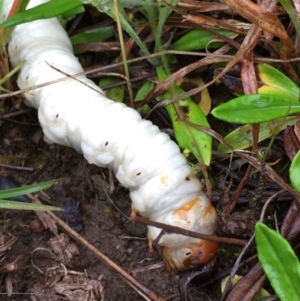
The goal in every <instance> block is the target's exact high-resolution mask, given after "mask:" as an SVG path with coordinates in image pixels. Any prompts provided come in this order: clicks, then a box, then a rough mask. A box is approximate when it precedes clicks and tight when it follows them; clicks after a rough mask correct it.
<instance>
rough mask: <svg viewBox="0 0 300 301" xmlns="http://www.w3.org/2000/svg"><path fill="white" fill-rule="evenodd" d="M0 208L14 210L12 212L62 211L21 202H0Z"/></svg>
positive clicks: (56, 208) (52, 207)
mask: <svg viewBox="0 0 300 301" xmlns="http://www.w3.org/2000/svg"><path fill="white" fill-rule="evenodd" d="M0 208H3V209H4V208H5V209H14V210H38V211H47V210H49V211H61V210H63V209H61V208H58V207H54V206H47V205H42V204H28V203H22V202H14V201H9V200H0Z"/></svg>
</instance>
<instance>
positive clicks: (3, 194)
mask: <svg viewBox="0 0 300 301" xmlns="http://www.w3.org/2000/svg"><path fill="white" fill-rule="evenodd" d="M65 179H66V178H61V179H57V180H51V181H46V182H42V183H38V184H33V185H28V186H24V187H18V188H13V189H7V190H1V191H0V199H6V198H11V197H15V196H18V195H24V194H29V193H34V192H37V191H40V190H43V189H47V188H49V187H51V186H52V185H53V184H55V183H57V182H60V181H63V180H65Z"/></svg>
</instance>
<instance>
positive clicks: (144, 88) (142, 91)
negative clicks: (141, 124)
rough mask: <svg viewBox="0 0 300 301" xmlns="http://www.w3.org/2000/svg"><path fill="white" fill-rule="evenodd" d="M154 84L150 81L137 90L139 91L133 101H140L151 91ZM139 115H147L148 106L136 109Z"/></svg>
mask: <svg viewBox="0 0 300 301" xmlns="http://www.w3.org/2000/svg"><path fill="white" fill-rule="evenodd" d="M153 87H154V83H152V82H150V81H146V82H145V83H144V84H143V86H142V87H141V88H140V89H139V91H138V92H137V93H136V95H135V99H134V101H141V100H143V99H144V98H145V97H146V95H147V94H148V93H149V92H150V91H151V90H152V89H153ZM138 111H139V113H140V114H142V115H143V114H147V113H148V112H149V111H150V107H149V106H148V105H144V106H142V107H141V108H139V109H138Z"/></svg>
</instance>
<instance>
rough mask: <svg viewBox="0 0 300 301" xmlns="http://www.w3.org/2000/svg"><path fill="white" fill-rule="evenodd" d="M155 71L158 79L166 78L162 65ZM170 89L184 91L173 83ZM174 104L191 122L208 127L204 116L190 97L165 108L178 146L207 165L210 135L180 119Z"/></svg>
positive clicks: (179, 92)
mask: <svg viewBox="0 0 300 301" xmlns="http://www.w3.org/2000/svg"><path fill="white" fill-rule="evenodd" d="M156 72H157V75H158V79H159V80H163V79H165V78H166V74H165V72H164V71H163V69H162V67H158V68H157V69H156ZM172 90H173V92H174V93H176V94H181V93H183V92H184V91H183V90H182V89H181V88H180V87H179V86H177V85H175V84H174V85H173V86H172V87H171V89H170V91H172ZM171 96H172V94H171V92H166V93H165V94H164V95H163V98H164V99H168V98H171ZM176 105H177V106H178V107H180V108H181V109H182V112H184V115H185V116H184V117H185V118H186V120H187V121H189V122H191V123H194V124H197V125H201V126H205V127H209V123H208V121H207V119H206V117H205V116H204V114H203V113H202V111H201V109H200V108H199V107H198V106H197V105H196V104H195V103H194V102H193V101H192V99H191V98H185V99H183V100H180V101H178V102H176V103H175V104H169V105H167V106H166V110H167V112H168V114H169V116H170V118H171V121H172V124H173V128H174V134H175V138H176V140H177V142H178V144H179V146H180V147H181V148H183V149H189V150H190V151H191V153H192V154H193V155H194V156H195V157H196V158H197V159H198V160H199V161H202V160H203V162H204V164H205V165H209V164H210V159H211V152H212V137H211V136H210V135H208V134H206V133H204V132H202V131H200V130H199V129H197V128H195V127H192V126H190V125H188V124H187V123H186V122H184V120H183V121H182V120H180V118H179V116H178V114H177V112H176ZM201 157H202V160H201Z"/></svg>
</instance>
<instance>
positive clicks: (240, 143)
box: [218, 116, 296, 153]
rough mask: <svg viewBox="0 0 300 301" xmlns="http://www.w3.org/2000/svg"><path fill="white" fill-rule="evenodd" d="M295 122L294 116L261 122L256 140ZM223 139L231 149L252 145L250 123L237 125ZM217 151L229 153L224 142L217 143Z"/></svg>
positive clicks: (271, 134)
mask: <svg viewBox="0 0 300 301" xmlns="http://www.w3.org/2000/svg"><path fill="white" fill-rule="evenodd" d="M295 122H296V117H295V116H288V117H282V118H279V119H276V120H273V121H268V122H262V123H260V126H259V136H258V142H261V141H263V140H265V139H267V138H269V137H271V136H273V135H274V134H277V133H279V132H280V131H282V130H284V129H285V128H286V127H287V126H288V125H289V126H292V125H294V124H295ZM274 131H275V133H274ZM224 140H225V141H226V142H227V143H228V144H229V145H231V146H232V148H233V149H245V148H249V147H250V146H252V143H253V136H252V125H251V124H246V125H244V126H241V127H238V128H237V129H235V130H234V131H232V132H231V133H229V134H228V135H227V136H226V137H224ZM218 151H219V152H223V153H230V152H231V149H229V148H228V147H227V146H225V145H224V144H221V143H220V144H219V146H218Z"/></svg>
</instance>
